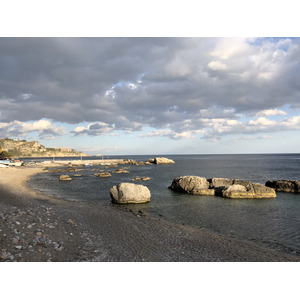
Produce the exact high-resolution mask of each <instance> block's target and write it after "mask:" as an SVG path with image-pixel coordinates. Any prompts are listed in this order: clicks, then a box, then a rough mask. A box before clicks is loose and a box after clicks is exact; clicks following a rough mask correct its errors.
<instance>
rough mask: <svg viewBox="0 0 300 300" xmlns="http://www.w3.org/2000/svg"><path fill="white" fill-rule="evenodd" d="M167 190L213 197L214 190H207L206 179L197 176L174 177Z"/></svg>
mask: <svg viewBox="0 0 300 300" xmlns="http://www.w3.org/2000/svg"><path fill="white" fill-rule="evenodd" d="M169 188H170V189H172V190H174V191H178V192H185V193H188V194H194V195H208V194H209V195H214V190H208V189H209V182H208V181H207V180H206V178H204V177H199V176H181V177H176V178H175V179H174V180H173V182H172V184H171V186H170V187H169Z"/></svg>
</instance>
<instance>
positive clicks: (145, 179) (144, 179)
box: [142, 176, 150, 181]
mask: <svg viewBox="0 0 300 300" xmlns="http://www.w3.org/2000/svg"><path fill="white" fill-rule="evenodd" d="M142 180H143V181H148V180H150V177H146V176H144V177H143V178H142Z"/></svg>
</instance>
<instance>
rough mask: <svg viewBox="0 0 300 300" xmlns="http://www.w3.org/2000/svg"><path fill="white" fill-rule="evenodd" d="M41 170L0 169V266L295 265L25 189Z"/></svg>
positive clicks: (239, 244)
mask: <svg viewBox="0 0 300 300" xmlns="http://www.w3.org/2000/svg"><path fill="white" fill-rule="evenodd" d="M57 165H59V164H57ZM53 166H56V164H55V163H54V164H53V163H51V167H53ZM44 169H45V165H43V164H36V165H26V166H22V167H10V168H1V169H0V178H1V182H0V193H1V198H0V230H1V231H0V252H1V253H0V254H1V255H0V261H20V262H22V261H24V262H26V261H27V262H28V261H29V262H35V261H38V262H44V261H45V262H46V261H49V262H51V261H52V262H55V261H60V262H67V261H70V262H80V261H86V262H143V261H147V262H266V261H273V262H280V261H284V262H288V261H290V262H296V261H300V258H299V257H298V256H294V255H290V254H286V253H283V252H279V251H274V250H270V249H267V248H264V247H261V246H257V245H255V244H253V243H251V242H246V241H242V240H238V239H233V238H230V237H227V236H224V235H219V234H215V233H213V232H210V231H208V230H205V229H199V228H195V227H192V226H188V225H183V224H175V223H172V222H169V221H166V220H163V219H160V218H155V217H150V216H146V215H144V214H142V213H137V212H133V211H131V210H124V208H122V207H121V206H119V205H114V204H100V203H89V202H73V201H68V200H63V199H58V198H55V197H50V196H47V195H44V194H42V193H40V192H37V191H34V190H31V189H29V188H28V187H27V186H26V182H27V181H28V180H29V178H30V177H31V176H33V175H35V174H37V173H39V172H46V170H44Z"/></svg>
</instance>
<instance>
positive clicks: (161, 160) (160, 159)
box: [154, 157, 175, 165]
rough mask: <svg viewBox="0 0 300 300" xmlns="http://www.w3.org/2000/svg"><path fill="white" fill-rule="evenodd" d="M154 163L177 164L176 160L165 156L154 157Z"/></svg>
mask: <svg viewBox="0 0 300 300" xmlns="http://www.w3.org/2000/svg"><path fill="white" fill-rule="evenodd" d="M154 163H155V164H157V165H163V164H175V162H174V160H172V159H169V158H165V157H156V158H155V159H154Z"/></svg>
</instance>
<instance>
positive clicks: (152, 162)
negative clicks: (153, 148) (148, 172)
mask: <svg viewBox="0 0 300 300" xmlns="http://www.w3.org/2000/svg"><path fill="white" fill-rule="evenodd" d="M147 162H148V163H150V164H154V162H155V159H154V158H149V159H148V160H147Z"/></svg>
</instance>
